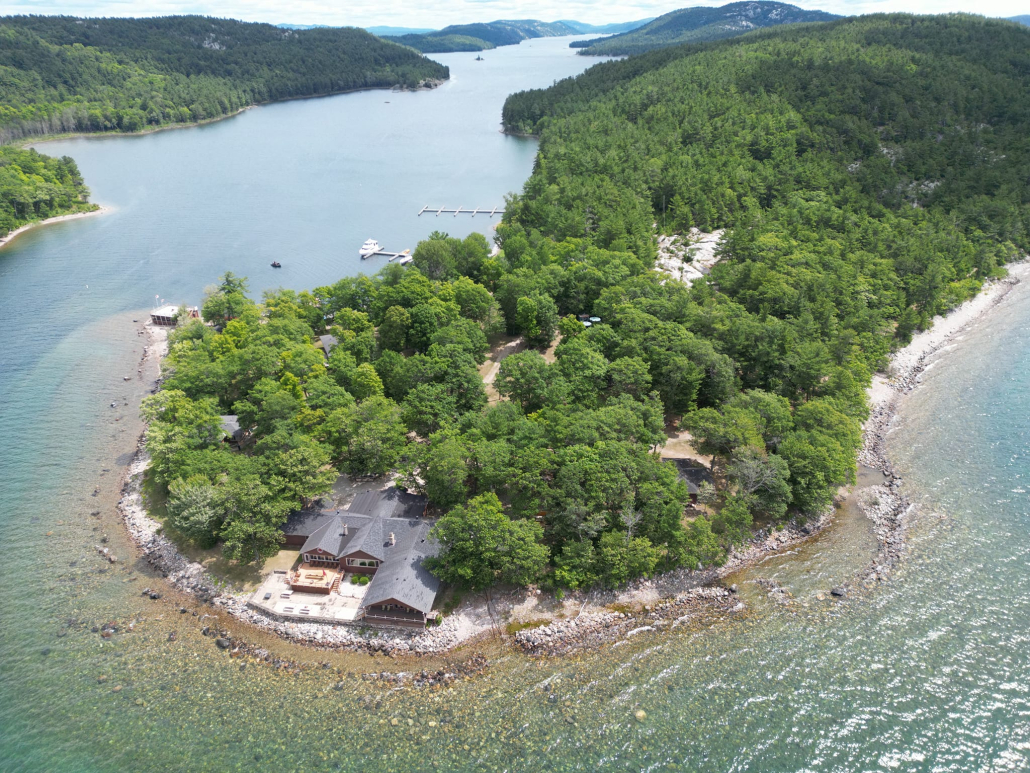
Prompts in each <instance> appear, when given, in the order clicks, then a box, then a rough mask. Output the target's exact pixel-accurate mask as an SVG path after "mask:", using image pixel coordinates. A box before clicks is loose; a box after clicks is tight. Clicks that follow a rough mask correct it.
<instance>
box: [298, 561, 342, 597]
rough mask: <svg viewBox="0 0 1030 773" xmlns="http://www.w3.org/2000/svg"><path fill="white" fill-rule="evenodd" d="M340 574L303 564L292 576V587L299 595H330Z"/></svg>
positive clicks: (327, 568) (325, 568) (329, 569)
mask: <svg viewBox="0 0 1030 773" xmlns="http://www.w3.org/2000/svg"><path fill="white" fill-rule="evenodd" d="M339 577H340V572H338V571H336V570H334V569H331V568H329V567H322V566H314V565H313V564H308V563H303V564H301V565H300V567H299V568H298V569H297V571H296V572H294V573H293V574H291V575H290V587H291V588H292V589H293V590H295V591H297V592H299V593H329V592H330V591H331V590H332V589H333V586H334V585H335V584H336V581H337V579H338V578H339Z"/></svg>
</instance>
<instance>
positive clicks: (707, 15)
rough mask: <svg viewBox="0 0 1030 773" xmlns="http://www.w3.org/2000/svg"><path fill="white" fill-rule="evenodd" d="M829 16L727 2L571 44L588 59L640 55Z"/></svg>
mask: <svg viewBox="0 0 1030 773" xmlns="http://www.w3.org/2000/svg"><path fill="white" fill-rule="evenodd" d="M838 18H840V17H839V16H835V15H834V14H831V13H824V12H823V11H807V10H804V9H802V8H798V7H797V6H794V5H788V4H786V3H775V2H766V1H765V0H758V1H756V2H741V3H730V4H729V5H724V6H722V7H721V8H707V7H697V8H682V9H680V10H678V11H673V12H672V13H667V14H665V15H664V16H659V17H658V18H657V19H655V20H654V21H652V22H651V23H650V24H646V25H644V26H643V27H640V28H639V29H634V30H632V31H630V32H625V33H623V34H621V35H613V36H611V37H609V38H602V39H600V40H580V41H575V42H573V43H572V44H571V45H572V47H573V48H582V49H583V50H582V51H580V53H581V54H587V55H590V56H620V55H625V54H640V53H643V52H645V51H651V50H653V49H655V48H662V47H665V46H675V45H678V44H681V43H701V42H704V41H708V40H722V39H723V38H731V37H735V36H736V35H742V34H743V33H745V32H750V31H751V30H755V29H761V28H763V27H775V26H779V25H781V24H798V23H800V22H814V21H830V20H831V19H838Z"/></svg>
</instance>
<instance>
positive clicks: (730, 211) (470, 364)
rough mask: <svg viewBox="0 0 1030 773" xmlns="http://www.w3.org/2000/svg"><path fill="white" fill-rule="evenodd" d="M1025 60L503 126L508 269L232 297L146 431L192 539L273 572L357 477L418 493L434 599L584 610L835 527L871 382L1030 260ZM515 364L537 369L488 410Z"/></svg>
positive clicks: (872, 20)
mask: <svg viewBox="0 0 1030 773" xmlns="http://www.w3.org/2000/svg"><path fill="white" fill-rule="evenodd" d="M1028 44H1030V31H1028V30H1026V29H1025V28H1023V27H1020V26H1018V25H1016V24H1013V23H1009V22H1004V21H989V20H986V19H983V18H980V17H971V16H959V15H951V16H937V17H917V16H909V15H878V16H869V17H862V18H854V19H844V20H840V21H833V22H828V23H825V24H819V25H804V26H793V27H786V26H785V27H780V28H777V29H774V30H763V31H759V32H755V33H751V34H748V35H745V36H742V37H739V38H734V39H731V40H726V41H720V42H716V43H708V44H703V45H688V46H682V47H674V48H666V49H663V50H661V51H656V52H652V53H648V54H644V55H642V56H639V57H631V58H629V59H627V60H624V61H618V62H610V63H604V64H601V65H597V66H595V67H593V68H591V69H590V70H589V71H587V72H586V73H584V74H583V75H582V76H580V77H578V78H575V79H570V80H567V81H562V82H560V83H558V84H556V85H555V86H554V87H552V88H551V89H547V90H542V91H532V92H525V93H521V94H516V95H513V96H512V97H511V98H510V99H509V100H508V103H507V104H506V105H505V108H504V121H505V124H506V126H507V127H508V128H509V129H510V130H513V131H521V132H531V133H535V134H538V135H539V136H540V149H539V154H538V157H537V160H536V164H535V168H534V171H533V174H532V176H531V177H530V179H529V181H528V182H527V183H526V185H525V188H524V190H523V192H522V193H521V194H520V195H517V196H513V197H511V199H510V200H509V202H508V206H507V208H506V211H505V215H504V220H503V223H502V224H501V225H500V226H499V227H498V233H497V243H498V245H499V246H500V248H501V251H500V253H498V254H493V255H492V254H491V251H490V249H489V244H488V243H487V242H486V241H485V239H483V238H482V237H479V236H477V235H473V236H470V237H468V238H467V239H464V240H458V239H452V238H449V237H447V236H446V235H445V234H439V233H437V234H433V235H431V237H430V238H429V239H428V240H426V241H424V242H422V243H420V244H419V246H418V247H417V249H416V251H415V253H414V263H413V265H412V266H411V267H401V266H396V265H391V266H388V267H387V268H386V269H384V270H383V271H382V272H381V273H380V274H378V275H376V276H374V277H366V276H357V277H349V278H346V279H342V280H340V281H339V282H337V283H336V284H335V285H332V286H329V287H321V288H316V289H314V290H312V291H311V292H308V293H294V292H292V291H276V292H271V293H266V294H265V296H264V297H263V299H262V301H261V302H260V303H255V302H254V301H252V300H250V299H249V298H248V296H247V294H246V287H245V283H243V282H242V281H241V280H239V279H237V278H235V277H232V276H226V277H224V278H223V280H222V284H221V285H220V286H218V287H215V288H212V291H211V293H210V294H209V296H208V298H207V299H206V301H205V303H204V307H203V316H204V319H205V320H206V321H207V322H209V323H211V324H210V325H205V324H203V323H202V322H200V321H192V322H184V324H183V325H182V326H180V327H179V328H178V329H177V330H176V331H175V332H174V333H173V334H172V345H171V351H170V354H169V358H168V363H167V364H168V378H167V380H166V382H165V384H164V388H163V389H162V390H161V391H160V392H159V393H158V394H157V395H155V396H153V397H152V398H149V399H148V400H147V402H146V404H145V407H144V415H145V416H146V418H148V419H149V420H150V429H149V439H148V447H149V449H150V452H151V454H152V457H153V462H154V464H153V468H152V469H153V473H152V474H153V475H154V478H155V481H156V483H157V484H158V485H159V486H161V487H163V488H164V489H165V490H166V491H167V493H168V506H167V509H168V516H169V524H170V527H171V528H173V529H176V530H179V531H180V532H182V533H185V534H187V535H190V536H191V537H192V538H193V539H195V540H197V541H200V542H204V543H206V544H214V543H215V542H217V541H219V540H220V541H221V542H222V544H223V546H224V550H225V551H226V553H227V554H228V555H230V556H231V557H233V558H237V559H239V560H257V559H259V558H260V557H261V556H263V555H268V554H270V553H274V552H275V550H276V549H277V548H278V545H279V539H280V537H279V528H280V526H281V524H282V523H283V522H284V521H285V518H286V516H287V514H288V512H289V511H290V510H292V509H294V508H296V507H299V506H302V505H306V504H310V503H312V502H314V501H315V500H316V499H317V498H318V497H319V496H321V495H323V494H325V493H326V492H328V491H329V489H330V487H331V486H332V482H333V480H334V479H335V478H336V476H337V475H338V474H339V473H340V472H346V473H349V474H352V475H381V474H384V473H387V472H390V471H393V470H397V471H399V472H400V473H401V482H402V484H403V485H406V486H408V487H412V488H416V489H419V490H421V491H423V492H424V493H425V494H426V495H427V496H428V498H429V500H430V502H431V504H432V505H433V506H434V507H435V508H436V509H437V511H438V512H439V513H441V514H442V517H441V519H440V521H439V522H438V524H437V527H436V530H435V535H436V537H437V538H438V539H439V540H440V542H441V545H442V547H443V550H442V553H441V555H440V556H439V558H438V559H436V560H435V561H434V562H433V564H432V567H431V568H432V570H433V571H434V572H436V573H437V574H438V575H439V576H440V577H441V578H443V579H445V580H446V581H449V582H452V583H455V584H457V585H459V586H462V587H467V588H481V587H485V586H487V585H489V584H491V583H493V582H499V581H500V582H509V583H515V584H527V583H533V582H541V583H544V584H549V585H551V586H554V587H559V588H584V587H590V586H594V585H606V586H617V585H619V584H621V583H624V582H626V581H627V580H629V579H631V578H634V577H639V576H645V575H650V574H653V573H655V572H658V571H664V570H668V569H673V568H676V567H690V568H697V567H701V566H710V565H712V564H717V563H719V562H721V561H722V560H724V558H725V556H726V554H727V551H728V550H729V549H730V548H731V547H732V546H734V545H736V544H740V543H741V542H743V541H745V540H747V539H748V538H749V536H750V535H751V534H752V532H753V529H754V528H755V526H756V525H762V526H765V525H777V524H782V523H784V522H786V521H787V520H790V519H795V520H798V521H804V520H806V519H807V518H810V517H812V516H815V515H817V514H819V513H822V512H824V511H825V510H826V508H827V507H829V506H830V505H831V503H832V500H833V498H834V496H835V494H836V492H837V490H838V488H839V487H840V486H842V485H846V484H848V483H850V482H852V481H853V480H854V477H855V470H856V457H857V452H858V449H859V446H860V443H861V429H860V427H861V422H862V421H863V420H864V419H865V418H866V415H867V405H866V399H865V389H866V387H867V386H868V384H869V380H870V376H871V374H872V373H873V372H874V371H876V370H879V369H883V368H884V367H886V365H887V363H888V356H889V354H890V353H891V351H892V350H893V349H895V348H896V347H898V346H899V345H901V344H903V343H905V342H906V341H907V340H908V339H909V338H910V336H911V335H912V334H913V332H915V331H916V330H919V329H921V328H925V327H926V326H928V325H930V324H931V321H932V319H933V317H934V316H935V315H937V314H939V313H942V312H944V311H947V310H948V309H950V308H952V307H954V306H956V305H957V304H959V303H961V302H962V301H964V300H965V299H967V298H969V297H971V296H972V295H974V294H975V293H976V292H978V290H979V289H980V288H981V287H982V285H983V283H984V282H985V281H986V280H989V279H992V278H996V277H1000V276H1002V275H1004V264H1005V263H1006V262H1008V261H1010V260H1012V259H1014V258H1015V257H1017V256H1018V255H1019V254H1021V253H1024V252H1025V251H1026V250H1027V249H1028V248H1030V233H1028V226H1030V190H1028V180H1030V115H1028V111H1030V94H1028V93H1027V90H1028V87H1030V45H1028ZM691 229H699V230H700V231H704V232H711V231H715V230H717V229H723V231H724V232H723V238H722V241H721V247H720V251H719V255H720V258H721V259H720V261H719V262H718V263H717V264H716V265H715V266H714V268H712V270H711V273H710V274H709V275H707V276H704V277H703V278H702V279H699V280H697V281H695V282H694V283H693V284H691V285H689V286H688V285H687V284H686V283H683V282H680V281H678V280H675V279H673V278H671V277H670V276H669V275H668V274H666V273H663V272H661V271H659V270H656V268H655V265H656V263H655V261H656V257H657V238H656V237H657V236H658V235H659V234H663V233H664V234H671V233H684V234H688V233H690V232H691ZM581 314H589V315H593V316H595V317H597V318H600V321H599V322H596V323H594V324H592V325H590V326H589V327H587V326H585V325H584V324H583V323H582V322H581V321H580V319H579V318H578V315H581ZM212 325H214V327H212ZM326 333H328V334H331V335H333V336H335V338H336V340H337V345H336V346H335V347H333V348H332V349H331V353H330V354H329V355H328V358H327V359H326V358H323V354H322V352H321V351H320V350H319V349H318V348H317V347H316V345H315V342H316V338H315V336H317V335H322V334H326ZM504 336H520V337H521V338H522V340H523V341H524V342H525V343H526V345H527V347H528V348H526V350H525V351H522V352H519V353H517V354H512V355H510V356H508V357H507V358H506V359H504V360H503V361H502V362H501V364H500V368H499V370H498V372H497V374H496V378H495V379H494V381H493V383H492V385H491V386H490V388H489V389H487V388H486V387H485V386H484V383H483V378H482V375H481V374H480V372H479V371H478V367H479V366H480V365H481V364H482V363H483V362H484V358H485V355H486V352H487V351H488V347H489V346H490V345H491V343H492V342H495V341H499V340H504ZM224 413H234V414H237V415H238V416H239V419H240V425H241V426H242V427H244V428H246V429H247V430H248V431H249V433H250V436H249V442H248V443H246V444H245V446H244V448H243V449H242V450H241V451H232V450H230V449H229V448H228V447H227V446H226V445H225V443H223V442H222V433H221V432H220V430H219V415H220V414H224ZM680 430H687V431H689V433H690V434H691V436H692V443H693V444H694V446H695V447H696V449H697V450H698V451H699V452H701V453H703V454H705V455H706V456H708V457H710V458H711V460H712V461H711V467H712V470H713V472H714V477H715V482H716V487H715V488H714V489H710V490H704V491H702V492H701V495H700V500H701V501H700V507H688V493H687V490H686V487H685V485H684V483H683V481H682V480H681V479H680V478H679V477H678V475H677V474H676V469H675V468H674V467H673V466H672V465H670V464H668V463H667V462H663V461H662V460H661V459H660V458H659V456H658V455H657V454H656V451H657V450H658V449H659V448H660V447H661V446H662V445H663V444H664V443H665V442H666V440H667V433H668V432H669V431H680Z"/></svg>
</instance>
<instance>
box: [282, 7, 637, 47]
mask: <svg viewBox="0 0 1030 773" xmlns="http://www.w3.org/2000/svg"><path fill="white" fill-rule="evenodd" d="M651 21H654V17H653V16H652V17H650V18H647V19H640V20H638V21H628V22H618V23H615V24H600V25H598V24H586V23H585V22H581V21H570V20H562V21H555V22H546V21H538V20H536V19H509V20H504V19H501V20H498V21H492V22H485V23H481V24H452V25H451V26H449V27H444V28H443V29H442V30H434V29H431V28H428V27H390V26H385V25H380V26H376V27H364V30H365V31H366V32H370V33H371V34H373V35H376V36H377V37H381V38H386V39H388V40H391V41H393V42H395V43H401V44H403V45H405V46H410V47H411V48H414V49H417V50H419V51H421V52H422V53H424V54H443V53H449V52H452V51H485V50H486V49H488V48H496V47H497V46H511V45H515V44H517V43H521V42H522V41H523V40H529V39H531V38H547V37H559V36H562V35H588V34H594V33H596V34H615V33H620V32H629V31H630V30H635V29H637V28H638V27H642V26H644V25H645V24H647V23H648V22H651ZM276 26H277V27H281V28H283V29H289V30H310V29H322V28H325V27H327V26H328V25H325V24H277V25H276Z"/></svg>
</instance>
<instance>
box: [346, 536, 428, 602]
mask: <svg viewBox="0 0 1030 773" xmlns="http://www.w3.org/2000/svg"><path fill="white" fill-rule="evenodd" d="M431 528H432V524H431V523H429V522H426V521H422V522H420V523H418V524H417V525H415V526H414V527H412V528H409V530H408V532H407V533H405V534H404V535H403V538H404V542H405V543H407V544H406V545H404V546H403V547H402V545H401V540H402V536H401V535H398V536H397V546H396V547H397V548H398V549H395V550H394V551H391V555H390V556H389V558H387V560H386V561H384V562H383V564H382V565H381V566H380V567H379V569H378V570H377V571H376V573H375V577H373V578H372V582H371V583H369V585H368V590H367V591H365V597H364V599H362V602H361V605H362V606H363V607H369V606H374V605H376V604H382V603H383V602H385V601H389V600H390V599H393V600H395V601H399V602H400V603H401V604H404V605H405V606H408V607H411V608H412V609H417V610H418V611H419V612H423V613H425V614H428V613H429V612H430V611H432V609H433V602H434V601H436V593H437V591H438V590H439V589H440V581H439V580H438V579H437V578H436V577H434V576H433V575H432V574H430V572H429V570H428V569H426V567H425V565H424V564H423V561H422V559H423V558H426V557H428V556H434V555H436V554H437V552H439V549H440V546H439V544H438V543H436V542H435V541H434V540H431V539H429V537H428V535H429V530H430V529H431Z"/></svg>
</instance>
